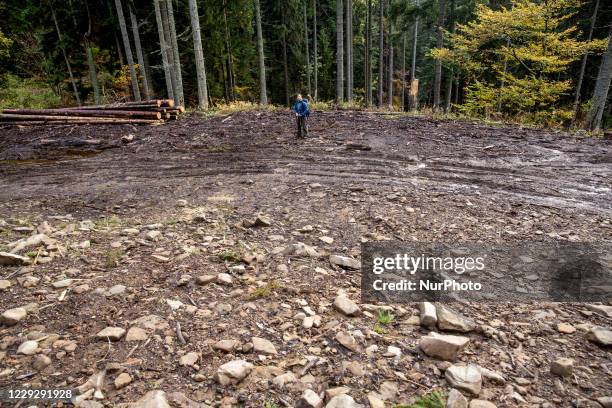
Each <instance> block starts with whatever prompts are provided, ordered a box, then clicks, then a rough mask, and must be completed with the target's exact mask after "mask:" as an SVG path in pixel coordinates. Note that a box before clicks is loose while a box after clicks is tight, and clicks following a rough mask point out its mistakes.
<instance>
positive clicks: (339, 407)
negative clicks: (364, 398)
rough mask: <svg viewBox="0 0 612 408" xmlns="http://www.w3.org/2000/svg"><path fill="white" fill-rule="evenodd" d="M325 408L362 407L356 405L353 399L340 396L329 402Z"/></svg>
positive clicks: (361, 406)
mask: <svg viewBox="0 0 612 408" xmlns="http://www.w3.org/2000/svg"><path fill="white" fill-rule="evenodd" d="M325 408H363V405H361V404H358V403H356V402H355V400H354V399H353V397H351V396H348V395H346V394H342V395H337V396H335V397H334V398H332V399H331V400H329V402H328V403H327V405H325Z"/></svg>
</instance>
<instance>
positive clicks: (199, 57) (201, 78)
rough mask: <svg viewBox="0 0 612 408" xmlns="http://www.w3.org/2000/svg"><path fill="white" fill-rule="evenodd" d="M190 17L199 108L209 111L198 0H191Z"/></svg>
mask: <svg viewBox="0 0 612 408" xmlns="http://www.w3.org/2000/svg"><path fill="white" fill-rule="evenodd" d="M189 16H190V17H191V31H192V35H193V51H194V54H195V61H196V71H197V78H198V108H199V109H208V89H207V88H206V66H205V64H204V51H203V50H202V35H201V32H200V15H199V13H198V3H197V1H196V0H189Z"/></svg>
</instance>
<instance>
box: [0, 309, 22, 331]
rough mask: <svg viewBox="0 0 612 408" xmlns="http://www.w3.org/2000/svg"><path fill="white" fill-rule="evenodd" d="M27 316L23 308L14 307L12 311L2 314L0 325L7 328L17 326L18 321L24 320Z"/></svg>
mask: <svg viewBox="0 0 612 408" xmlns="http://www.w3.org/2000/svg"><path fill="white" fill-rule="evenodd" d="M27 315H28V312H27V311H26V310H25V309H24V308H23V307H16V308H14V309H9V310H7V311H5V312H4V313H2V323H4V324H6V325H7V326H12V325H14V324H17V322H19V321H20V320H23V319H25V317H26V316H27Z"/></svg>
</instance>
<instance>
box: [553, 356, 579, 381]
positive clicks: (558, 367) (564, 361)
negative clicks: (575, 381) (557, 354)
mask: <svg viewBox="0 0 612 408" xmlns="http://www.w3.org/2000/svg"><path fill="white" fill-rule="evenodd" d="M573 370H574V360H572V359H571V358H565V357H561V358H558V359H556V360H554V361H553V362H552V363H551V364H550V372H551V373H552V374H555V375H558V376H560V377H569V376H570V375H572V371H573Z"/></svg>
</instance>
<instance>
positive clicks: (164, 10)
mask: <svg viewBox="0 0 612 408" xmlns="http://www.w3.org/2000/svg"><path fill="white" fill-rule="evenodd" d="M159 1H160V6H161V14H162V23H163V27H164V39H165V41H166V48H165V49H164V51H165V53H166V58H167V59H168V70H169V71H170V81H171V82H172V94H173V95H174V99H175V100H176V101H177V103H179V99H180V98H179V95H180V92H179V89H178V78H177V76H176V75H177V73H176V64H175V63H174V51H173V50H172V48H173V47H172V34H171V30H170V18H169V16H168V3H167V1H165V0H159ZM179 104H180V103H179Z"/></svg>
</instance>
